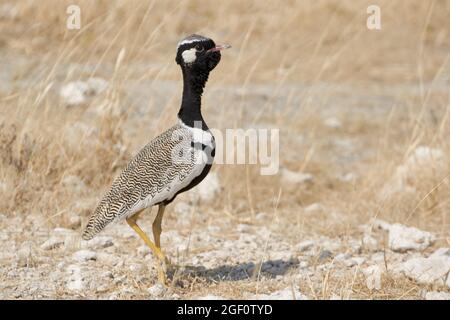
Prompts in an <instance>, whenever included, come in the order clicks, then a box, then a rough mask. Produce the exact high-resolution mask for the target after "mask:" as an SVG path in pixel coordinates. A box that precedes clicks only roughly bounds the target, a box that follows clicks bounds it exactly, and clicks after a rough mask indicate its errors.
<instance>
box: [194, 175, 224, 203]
mask: <svg viewBox="0 0 450 320" xmlns="http://www.w3.org/2000/svg"><path fill="white" fill-rule="evenodd" d="M219 192H220V182H219V177H218V175H217V173H215V172H211V173H210V174H208V175H207V176H206V177H205V179H203V181H202V182H201V183H199V184H198V186H196V187H195V188H194V189H193V190H192V192H191V199H194V200H196V199H199V200H201V201H205V202H210V201H213V200H214V199H215V198H216V196H217V194H218V193H219Z"/></svg>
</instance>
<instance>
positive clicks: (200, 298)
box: [197, 294, 226, 300]
mask: <svg viewBox="0 0 450 320" xmlns="http://www.w3.org/2000/svg"><path fill="white" fill-rule="evenodd" d="M197 300H226V299H225V298H224V297H221V296H216V295H213V294H207V295H205V296H201V297H198V298H197Z"/></svg>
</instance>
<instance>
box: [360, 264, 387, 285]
mask: <svg viewBox="0 0 450 320" xmlns="http://www.w3.org/2000/svg"><path fill="white" fill-rule="evenodd" d="M362 272H363V274H364V276H365V277H366V286H367V288H368V289H369V290H374V289H375V290H380V289H381V276H382V274H383V269H382V268H381V267H380V266H378V265H373V266H370V267H367V268H365V269H363V270H362Z"/></svg>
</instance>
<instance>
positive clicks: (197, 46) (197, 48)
mask: <svg viewBox="0 0 450 320" xmlns="http://www.w3.org/2000/svg"><path fill="white" fill-rule="evenodd" d="M195 50H197V51H198V52H202V51H203V50H204V48H203V46H202V45H200V44H198V45H196V46H195Z"/></svg>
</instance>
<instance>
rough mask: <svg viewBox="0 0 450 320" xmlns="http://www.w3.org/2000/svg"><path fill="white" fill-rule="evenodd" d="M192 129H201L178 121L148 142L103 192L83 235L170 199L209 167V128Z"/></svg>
mask: <svg viewBox="0 0 450 320" xmlns="http://www.w3.org/2000/svg"><path fill="white" fill-rule="evenodd" d="M195 130H200V129H195V128H190V127H187V126H184V125H182V124H177V125H175V126H173V127H172V128H170V129H169V130H167V131H166V132H164V133H162V134H161V135H159V136H158V137H156V138H155V139H154V140H152V141H151V142H150V143H148V144H147V145H146V146H145V147H144V148H143V149H142V150H141V151H140V152H139V153H138V154H137V155H136V156H135V157H134V159H133V160H131V162H130V163H129V164H128V165H127V166H126V168H125V169H124V170H123V171H122V173H121V174H120V175H119V176H118V177H117V178H116V180H115V181H114V183H113V184H112V186H111V188H110V190H109V191H108V192H107V193H106V194H105V196H104V197H103V199H102V200H101V202H100V204H99V205H98V207H97V209H96V210H95V212H94V214H93V215H92V216H91V217H90V219H89V222H88V224H87V226H86V228H85V230H84V232H83V239H85V240H89V239H91V238H92V237H93V236H95V235H96V234H97V233H99V232H100V231H101V230H103V229H104V228H105V227H106V226H107V225H108V224H109V223H111V222H114V221H118V220H122V219H123V218H126V217H129V216H132V215H133V214H134V213H136V212H139V211H140V210H142V209H144V208H147V207H150V206H153V205H156V204H158V203H160V202H170V201H171V200H172V199H173V197H174V196H175V195H176V194H177V192H179V191H180V190H182V189H183V188H185V187H186V186H188V185H189V184H190V183H191V182H192V181H193V180H194V178H196V177H198V176H199V175H200V174H202V172H203V170H204V169H205V168H207V169H209V165H210V164H211V162H212V159H211V157H213V155H214V152H213V150H214V140H213V139H212V135H211V134H210V133H209V132H208V131H205V132H204V133H203V134H200V135H199V134H198V131H195ZM199 138H200V139H202V140H200V141H199ZM193 143H203V144H204V145H205V146H206V147H207V148H206V149H205V150H202V149H200V148H196V147H195V146H193ZM211 154H212V155H211ZM204 174H205V173H204Z"/></svg>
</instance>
